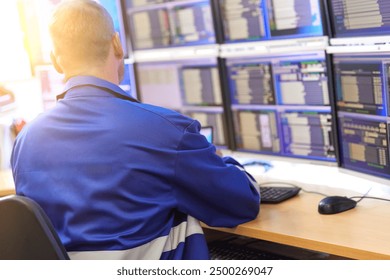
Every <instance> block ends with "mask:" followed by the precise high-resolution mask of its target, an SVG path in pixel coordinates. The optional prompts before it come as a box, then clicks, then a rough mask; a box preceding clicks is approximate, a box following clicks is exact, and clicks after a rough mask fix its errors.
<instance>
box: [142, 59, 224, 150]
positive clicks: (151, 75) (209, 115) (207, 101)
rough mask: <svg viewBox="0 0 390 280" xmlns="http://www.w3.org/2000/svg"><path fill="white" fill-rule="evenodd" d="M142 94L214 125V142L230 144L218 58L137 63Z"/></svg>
mask: <svg viewBox="0 0 390 280" xmlns="http://www.w3.org/2000/svg"><path fill="white" fill-rule="evenodd" d="M136 73H137V74H136V76H137V85H138V89H139V97H140V100H141V101H142V102H143V103H149V104H153V105H157V106H161V107H165V108H169V109H173V110H176V111H179V112H181V113H183V114H185V115H187V116H190V117H192V118H194V119H197V120H198V121H199V122H200V123H201V124H202V126H212V127H213V128H214V143H215V144H216V145H219V146H225V145H227V143H226V141H225V124H224V115H223V105H222V90H221V85H220V77H219V71H218V66H217V59H216V58H197V59H185V60H171V61H160V62H142V63H141V62H139V63H137V64H136Z"/></svg>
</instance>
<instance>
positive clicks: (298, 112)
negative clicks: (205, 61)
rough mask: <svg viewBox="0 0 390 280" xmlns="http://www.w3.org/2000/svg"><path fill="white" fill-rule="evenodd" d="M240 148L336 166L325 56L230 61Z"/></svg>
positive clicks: (304, 55) (232, 107)
mask: <svg viewBox="0 0 390 280" xmlns="http://www.w3.org/2000/svg"><path fill="white" fill-rule="evenodd" d="M226 66H227V73H228V80H229V90H230V97H231V100H232V104H231V110H232V112H233V122H234V138H235V146H236V148H237V150H239V151H249V152H255V153H263V154H268V155H276V156H283V157H290V158H299V159H307V160H318V161H324V162H334V163H336V157H335V146H334V144H335V143H334V133H333V126H334V125H333V118H332V112H331V106H330V95H329V89H328V70H327V62H326V56H325V52H324V51H314V52H306V53H291V54H289V55H287V54H273V55H264V56H262V57H241V58H238V57H237V58H227V59H226Z"/></svg>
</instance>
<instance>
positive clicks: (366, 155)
mask: <svg viewBox="0 0 390 280" xmlns="http://www.w3.org/2000/svg"><path fill="white" fill-rule="evenodd" d="M338 124H339V131H340V133H339V140H340V149H341V167H343V168H345V169H350V170H354V171H359V172H362V173H365V174H369V175H374V176H379V177H383V178H390V162H389V147H388V142H389V121H388V120H387V119H386V118H383V117H374V116H369V115H361V114H353V113H344V112H341V113H339V118H338Z"/></svg>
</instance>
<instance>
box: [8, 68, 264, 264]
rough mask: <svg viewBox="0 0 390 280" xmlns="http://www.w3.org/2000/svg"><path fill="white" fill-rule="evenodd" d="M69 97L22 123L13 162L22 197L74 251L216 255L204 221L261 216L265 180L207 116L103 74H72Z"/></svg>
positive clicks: (89, 255) (79, 254) (82, 254)
mask: <svg viewBox="0 0 390 280" xmlns="http://www.w3.org/2000/svg"><path fill="white" fill-rule="evenodd" d="M62 96H63V99H61V100H59V101H58V102H57V104H56V106H55V107H54V108H52V109H51V110H49V111H46V112H44V113H42V114H40V115H39V116H38V117H37V118H36V119H35V120H33V121H32V122H30V123H29V124H27V126H26V127H24V128H23V130H22V132H21V133H20V134H19V135H18V137H17V139H16V142H15V146H14V149H13V153H12V158H11V164H12V170H13V175H14V179H15V185H16V192H17V194H19V195H24V196H27V197H30V198H32V199H34V200H35V201H36V202H38V203H39V204H40V205H41V207H42V208H43V209H44V210H45V212H46V213H47V214H48V216H49V218H50V219H51V220H52V222H53V224H54V227H55V229H56V230H57V232H58V233H59V236H60V238H61V240H62V242H63V243H64V245H65V248H66V249H67V251H68V252H69V255H70V257H71V258H75V259H77V258H82V259H94V258H101V259H207V258H208V251H207V244H206V242H205V238H204V236H203V234H202V228H201V227H200V226H199V221H202V222H204V223H205V224H207V225H210V226H222V227H234V226H236V225H238V224H241V223H244V222H247V221H249V220H252V219H254V218H255V217H256V216H257V214H258V211H259V203H260V197H259V191H258V186H257V184H256V182H254V181H253V180H252V178H251V176H250V175H249V174H247V173H246V172H245V171H244V170H243V169H242V168H241V167H240V166H239V164H238V163H237V162H236V161H235V160H234V159H232V158H229V157H225V158H221V157H219V156H218V155H216V154H215V147H214V146H213V145H212V144H210V143H208V141H207V140H206V139H205V137H204V136H202V135H201V134H200V133H199V130H200V124H199V122H198V121H196V120H193V119H191V118H188V117H186V116H183V115H181V114H179V113H177V112H175V111H172V110H168V109H164V108H160V107H156V106H152V105H148V104H142V103H139V102H137V101H136V100H131V98H129V96H127V94H126V93H125V92H124V91H122V90H121V89H120V88H119V87H118V86H116V85H114V84H112V83H110V82H108V81H105V80H101V79H98V78H96V77H90V76H77V77H73V78H71V79H69V80H68V82H67V83H66V86H65V91H64V94H62Z"/></svg>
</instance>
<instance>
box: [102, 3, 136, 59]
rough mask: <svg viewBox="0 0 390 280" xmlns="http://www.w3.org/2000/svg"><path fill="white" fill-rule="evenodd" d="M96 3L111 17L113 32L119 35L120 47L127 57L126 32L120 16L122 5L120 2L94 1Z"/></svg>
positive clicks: (121, 15)
mask: <svg viewBox="0 0 390 280" xmlns="http://www.w3.org/2000/svg"><path fill="white" fill-rule="evenodd" d="M96 2H98V3H100V4H101V5H102V6H103V7H104V8H105V9H106V10H107V12H108V13H109V14H110V15H111V17H112V19H113V21H114V28H115V31H116V32H118V33H119V37H120V39H121V43H122V47H123V50H124V52H125V57H128V55H129V52H128V50H127V44H128V42H127V40H126V32H125V26H124V21H123V14H122V5H121V1H120V0H96Z"/></svg>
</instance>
